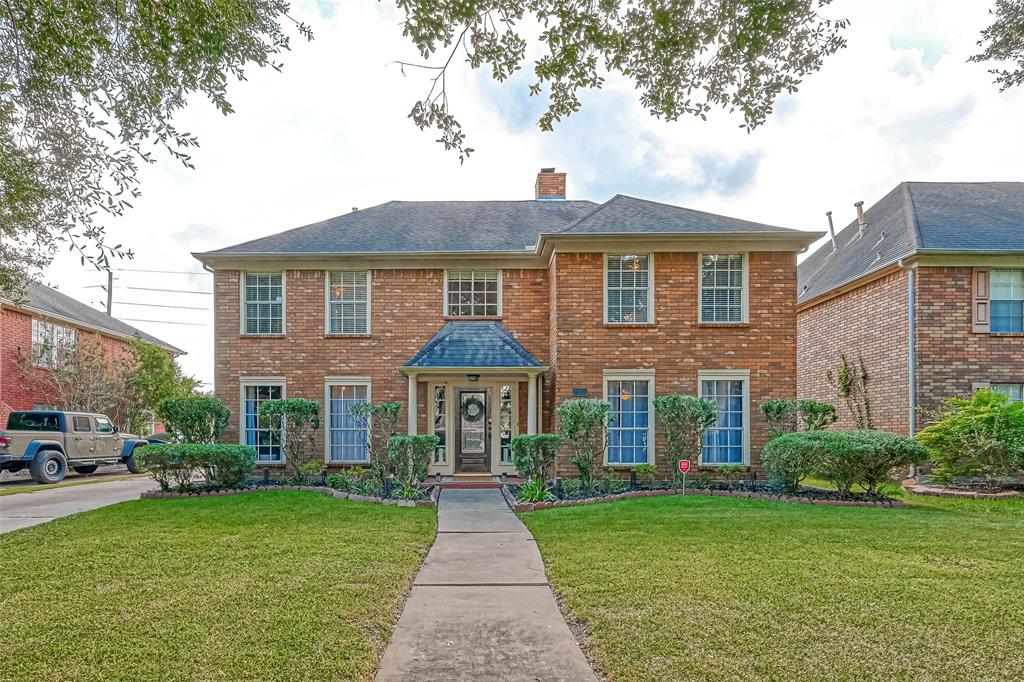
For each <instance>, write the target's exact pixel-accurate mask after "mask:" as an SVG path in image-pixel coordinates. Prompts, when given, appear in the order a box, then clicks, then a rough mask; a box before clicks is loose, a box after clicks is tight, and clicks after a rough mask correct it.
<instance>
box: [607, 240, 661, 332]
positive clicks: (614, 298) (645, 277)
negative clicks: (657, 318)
mask: <svg viewBox="0 0 1024 682" xmlns="http://www.w3.org/2000/svg"><path fill="white" fill-rule="evenodd" d="M605 301H606V310H605V319H606V321H607V322H608V323H609V324H647V323H649V322H650V321H651V256H650V254H642V255H637V254H608V255H607V256H606V260H605Z"/></svg>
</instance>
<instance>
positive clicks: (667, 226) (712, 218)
mask: <svg viewBox="0 0 1024 682" xmlns="http://www.w3.org/2000/svg"><path fill="white" fill-rule="evenodd" d="M609 232H638V233H655V234H657V233H697V234H705V233H723V232H724V233H730V232H732V233H744V232H797V230H793V229H790V228H785V227H774V226H772V225H764V224H762V223H754V222H750V221H749V220H740V219H738V218H729V217H727V216H721V215H716V214H714V213H705V212H704V211H695V210H693V209H692V208H683V207H681V206H672V205H671V204H662V203H659V202H657V201H648V200H646V199H637V198H635V197H630V196H626V195H625V194H616V195H615V196H614V197H612V198H611V199H609V200H608V201H606V202H605V203H603V204H601V205H600V206H598V207H596V208H595V209H594V210H592V211H591V212H590V213H588V214H587V215H585V216H583V217H582V218H580V219H579V220H577V221H576V222H574V223H573V224H572V225H570V226H568V227H567V228H566V229H564V230H562V231H561V233H562V234H578V233H582V234H601V233H609Z"/></svg>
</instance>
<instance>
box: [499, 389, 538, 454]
mask: <svg viewBox="0 0 1024 682" xmlns="http://www.w3.org/2000/svg"><path fill="white" fill-rule="evenodd" d="M531 381H532V379H531ZM518 393H519V384H501V385H500V386H498V443H499V447H500V448H501V457H500V458H499V459H500V461H501V463H502V464H511V463H512V439H513V438H514V437H515V435H516V430H517V426H518V424H516V415H517V414H518V413H519V411H518V410H517V409H516V403H517V402H518V400H517V397H518V396H517V394H518Z"/></svg>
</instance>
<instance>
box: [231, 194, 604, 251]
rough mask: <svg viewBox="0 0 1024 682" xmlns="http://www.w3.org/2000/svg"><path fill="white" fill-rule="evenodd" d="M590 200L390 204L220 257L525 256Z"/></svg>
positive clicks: (265, 239) (263, 240) (588, 205)
mask: <svg viewBox="0 0 1024 682" xmlns="http://www.w3.org/2000/svg"><path fill="white" fill-rule="evenodd" d="M595 206H596V204H594V203H593V202H590V201H389V202H387V203H386V204H380V205H379V206H373V207H371V208H366V209H362V210H359V211H353V212H351V213H346V214H344V215H340V216H336V217H334V218H329V219H327V220H324V221H321V222H319V223H313V224H312V225H306V226H304V227H298V228H295V229H293V230H288V231H287V232H281V233H279V234H275V235H271V236H269V237H263V238H261V239H254V240H253V241H249V242H245V243H243V244H238V245H235V246H229V247H227V248H224V249H220V250H218V251H214V252H213V253H214V254H222V255H229V254H252V253H402V252H405V253H447V252H458V251H471V252H472V251H525V250H527V249H529V248H531V247H532V246H533V245H534V244H536V243H537V237H538V235H540V233H542V232H557V231H558V230H561V229H563V228H565V227H566V226H567V225H569V224H570V223H572V222H573V221H574V220H576V219H577V218H579V217H581V216H583V215H584V214H586V213H588V212H589V211H590V210H591V209H593V208H594V207H595Z"/></svg>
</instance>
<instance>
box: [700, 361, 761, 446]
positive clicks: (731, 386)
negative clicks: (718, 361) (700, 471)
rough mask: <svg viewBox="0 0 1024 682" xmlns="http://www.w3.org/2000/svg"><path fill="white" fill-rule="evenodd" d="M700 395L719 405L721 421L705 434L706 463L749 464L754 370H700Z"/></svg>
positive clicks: (717, 408) (717, 406)
mask: <svg viewBox="0 0 1024 682" xmlns="http://www.w3.org/2000/svg"><path fill="white" fill-rule="evenodd" d="M698 381H699V383H700V397H701V398H704V399H705V400H710V401H711V402H712V403H714V404H715V408H716V411H717V414H718V422H717V423H716V424H715V426H713V427H712V428H710V429H708V430H707V433H706V434H705V435H704V452H703V454H702V456H701V463H702V464H703V465H704V466H715V465H717V464H748V463H749V461H750V459H749V456H748V453H749V450H750V372H749V371H746V370H743V371H740V370H722V371H702V372H699V373H698Z"/></svg>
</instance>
